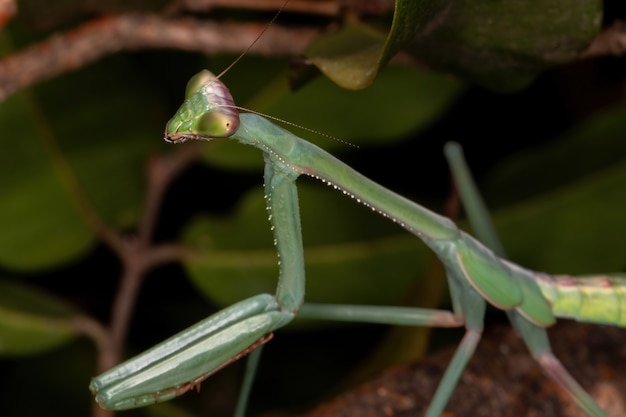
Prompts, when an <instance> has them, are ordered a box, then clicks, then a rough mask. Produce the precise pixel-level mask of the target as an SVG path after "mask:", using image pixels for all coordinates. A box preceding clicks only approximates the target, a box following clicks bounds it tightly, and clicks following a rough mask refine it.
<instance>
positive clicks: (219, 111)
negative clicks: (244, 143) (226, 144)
mask: <svg viewBox="0 0 626 417" xmlns="http://www.w3.org/2000/svg"><path fill="white" fill-rule="evenodd" d="M238 128H239V113H238V112H237V109H236V107H235V104H234V102H233V98H232V96H231V94H230V92H229V91H228V88H226V86H225V85H224V84H223V83H222V82H221V81H220V80H219V79H218V78H217V77H216V76H215V75H213V73H211V72H209V71H207V70H202V71H200V72H199V73H198V74H196V75H194V76H193V77H191V79H190V80H189V82H188V83H187V89H186V92H185V102H184V103H183V104H182V105H181V106H180V108H179V109H178V111H177V112H176V114H175V115H174V117H172V118H171V119H170V121H169V122H168V123H167V125H166V127H165V141H166V142H170V143H182V142H185V141H187V140H190V139H196V140H211V139H214V138H225V137H229V136H231V135H232V134H233V133H235V132H236V131H237V129H238Z"/></svg>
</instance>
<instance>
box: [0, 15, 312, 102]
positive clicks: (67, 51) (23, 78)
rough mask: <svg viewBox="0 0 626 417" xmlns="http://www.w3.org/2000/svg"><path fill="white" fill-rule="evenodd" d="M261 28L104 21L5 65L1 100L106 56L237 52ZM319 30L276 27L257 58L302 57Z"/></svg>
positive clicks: (0, 66)
mask: <svg viewBox="0 0 626 417" xmlns="http://www.w3.org/2000/svg"><path fill="white" fill-rule="evenodd" d="M262 28H263V25H262V24H250V23H247V24H242V23H212V22H206V21H201V20H197V19H192V18H176V19H175V18H165V17H162V16H159V15H155V14H126V15H121V16H112V17H104V18H99V19H96V20H93V21H91V22H88V23H86V24H84V25H82V26H80V27H79V28H77V29H73V30H71V31H69V32H66V33H63V34H60V35H55V36H52V37H51V38H49V39H47V40H45V41H43V42H41V43H39V44H37V45H34V46H31V47H29V48H25V49H23V50H21V51H19V52H16V53H15V54H12V55H10V56H8V57H6V58H4V59H3V60H2V61H0V101H3V100H6V98H7V97H9V96H10V95H12V94H14V93H15V92H17V91H19V90H21V89H23V88H25V87H28V86H30V85H32V84H35V83H37V82H39V81H42V80H45V79H49V78H52V77H54V76H56V75H59V74H62V73H65V72H67V71H71V70H75V69H78V68H81V67H83V66H85V65H87V64H89V63H91V62H94V61H96V60H98V59H100V58H102V57H104V56H106V55H109V54H113V53H117V52H120V51H130V50H139V49H148V48H172V49H177V50H184V51H194V52H203V53H206V54H215V53H238V52H241V51H242V50H244V49H245V48H246V47H247V46H248V45H249V44H250V43H251V42H253V41H254V39H255V38H256V36H257V35H258V34H259V32H260V31H261V30H262ZM318 32H319V31H318V29H314V28H303V27H299V28H297V29H293V28H287V27H282V26H279V25H275V26H273V27H272V28H271V29H270V30H268V31H267V32H266V33H265V35H264V36H263V39H262V40H261V42H259V43H258V44H257V45H255V48H254V49H253V50H252V51H250V52H251V53H253V54H258V55H267V56H276V55H294V54H298V53H301V52H302V51H303V50H304V49H305V47H306V45H308V43H309V42H310V41H311V40H312V39H313V38H314V37H315V35H316V34H317V33H318Z"/></svg>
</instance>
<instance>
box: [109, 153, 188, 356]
mask: <svg viewBox="0 0 626 417" xmlns="http://www.w3.org/2000/svg"><path fill="white" fill-rule="evenodd" d="M198 155H199V152H198V148H197V147H193V146H192V147H182V148H180V150H179V151H178V152H175V153H171V154H168V155H163V156H153V157H151V158H150V160H149V162H148V167H147V176H148V184H147V191H146V199H145V203H144V209H143V215H142V217H141V218H142V220H141V223H140V225H139V229H138V232H137V235H136V236H135V237H134V238H132V239H128V240H126V242H125V243H126V245H125V248H124V250H123V251H122V253H121V258H122V263H123V271H124V272H123V275H122V279H121V282H120V288H119V289H118V291H117V295H116V298H115V300H114V302H113V306H112V317H111V325H110V332H111V352H112V354H111V355H107V357H110V359H111V360H112V363H109V364H107V365H108V366H106V367H105V368H108V367H111V366H113V365H115V364H116V363H118V362H119V361H120V359H121V357H122V350H123V346H124V344H125V343H124V342H125V340H126V335H127V332H128V324H129V323H130V318H131V316H132V314H133V311H134V307H135V301H136V299H137V295H138V293H139V289H140V288H141V284H142V282H143V279H144V278H145V276H146V273H147V272H148V270H150V269H151V268H153V267H155V266H156V265H158V264H162V263H165V262H171V261H174V260H177V259H178V260H179V259H181V257H182V256H184V249H183V248H180V247H179V246H176V245H164V246H156V247H155V246H152V245H151V239H152V235H153V232H154V228H155V226H156V221H157V215H158V213H159V209H160V208H161V202H162V201H163V196H164V193H165V191H166V189H167V186H168V185H169V184H170V183H171V182H172V180H173V179H174V178H175V177H176V176H177V175H178V174H179V173H180V172H181V171H182V170H184V168H186V167H187V166H189V164H190V163H191V162H193V161H194V160H195V159H196V158H197V157H198ZM101 364H102V363H101Z"/></svg>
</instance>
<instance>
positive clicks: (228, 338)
mask: <svg viewBox="0 0 626 417" xmlns="http://www.w3.org/2000/svg"><path fill="white" fill-rule="evenodd" d="M238 109H239V108H238V107H237V106H236V105H235V104H234V101H233V99H232V97H231V95H230V93H229V92H228V89H227V88H226V86H225V85H224V84H223V83H222V82H221V81H220V80H219V79H218V78H217V77H215V76H214V75H213V74H212V73H210V72H209V71H206V70H205V71H202V72H200V73H199V74H197V75H196V76H194V77H193V78H192V79H191V80H190V81H189V83H188V86H187V93H186V100H185V102H184V103H183V104H182V106H181V107H180V108H179V110H178V111H177V113H176V114H175V115H174V117H173V118H172V119H171V120H170V121H169V122H168V124H167V126H166V129H165V140H166V141H168V142H171V143H183V142H185V141H188V140H214V139H218V138H228V139H231V140H236V141H238V142H240V143H242V144H246V145H251V146H254V147H256V148H258V149H260V150H261V151H262V152H263V155H264V160H265V172H264V179H265V195H266V202H267V210H268V213H269V220H270V222H271V228H272V230H273V233H274V237H275V246H276V250H277V252H278V263H279V277H278V285H277V289H276V293H275V294H260V295H257V296H254V297H251V298H248V299H246V300H243V301H240V302H239V303H236V304H234V305H232V306H230V307H228V308H225V309H224V310H222V311H220V312H218V313H216V314H214V315H212V316H210V317H208V318H207V319H205V320H203V321H201V322H200V323H197V324H196V325H194V326H192V327H190V328H188V329H187V330H184V331H182V332H181V333H179V334H177V335H175V336H173V337H171V338H170V339H168V340H166V341H164V342H162V343H161V344H159V345H157V346H155V347H153V348H152V349H150V350H148V351H146V352H144V353H143V354H140V355H139V356H136V357H135V358H132V359H130V360H128V361H126V362H124V363H122V364H120V365H118V366H116V367H114V368H113V369H111V370H109V371H106V372H104V373H103V374H101V375H99V376H98V377H95V378H94V379H93V380H92V382H91V385H90V389H91V391H92V393H93V394H94V395H95V397H96V401H97V402H98V404H100V406H101V407H102V408H105V409H113V410H122V409H128V408H135V407H141V406H145V405H149V404H153V403H157V402H161V401H166V400H169V399H172V398H174V397H177V396H179V395H181V394H183V393H184V392H186V391H188V390H191V389H193V388H195V387H197V386H198V384H200V382H202V380H204V379H205V378H207V377H208V376H209V375H211V374H212V373H214V372H216V371H217V370H219V369H221V368H222V367H224V366H226V365H228V364H230V363H231V362H233V361H235V360H237V359H239V358H240V357H242V356H244V355H246V354H247V353H249V352H251V351H253V350H254V349H255V348H257V347H259V346H261V345H262V344H264V343H266V342H267V341H268V340H269V338H270V337H271V334H272V332H274V331H275V330H277V329H279V328H281V327H283V326H285V325H287V324H288V323H289V322H290V321H292V320H293V319H294V317H296V315H299V316H302V317H308V318H317V319H326V320H339V321H355V322H370V323H385V324H394V325H408V326H431V327H460V326H465V329H466V331H465V335H464V337H463V338H462V340H461V342H460V344H459V346H458V348H457V350H456V352H455V354H454V356H453V358H452V360H451V362H450V364H449V366H448V368H447V370H446V372H445V373H444V375H443V377H442V380H441V382H440V384H439V387H438V389H437V391H436V393H435V396H434V397H433V399H432V402H431V404H430V406H429V408H428V411H427V413H426V416H428V417H435V416H439V415H441V413H442V412H443V410H444V408H445V406H446V403H447V402H448V399H449V397H450V395H451V393H452V391H453V389H454V387H455V385H456V383H457V381H458V379H459V377H460V375H461V373H462V372H463V369H464V368H465V366H466V364H467V362H468V360H469V358H470V357H471V356H472V353H473V352H474V350H475V348H476V345H477V343H478V341H479V340H480V337H481V333H482V330H483V318H484V314H485V309H486V305H487V302H489V303H490V304H492V305H493V306H495V307H497V308H500V309H503V310H506V311H507V313H508V315H509V318H510V319H511V322H512V323H513V325H514V326H515V328H516V329H517V330H518V332H519V333H520V335H521V336H522V338H523V339H524V341H525V343H526V345H527V346H528V348H529V349H530V352H531V354H532V355H533V357H534V358H535V359H536V360H537V361H538V362H539V364H540V365H541V366H542V367H543V369H544V371H545V372H546V374H547V375H548V376H549V377H550V378H552V379H553V380H554V381H555V382H556V383H558V385H560V387H561V388H562V389H563V390H564V391H565V392H566V393H567V394H568V395H569V396H570V397H571V398H572V399H573V400H574V401H575V402H576V404H578V406H579V407H580V408H581V409H582V410H584V411H585V413H587V414H588V415H589V416H605V414H604V412H603V411H602V410H601V409H600V407H599V406H598V405H597V404H596V403H595V402H594V400H593V399H592V398H591V397H590V396H589V395H588V394H587V393H586V392H585V391H584V390H583V389H582V387H581V386H580V385H579V384H578V383H577V382H576V381H575V380H574V379H573V378H572V377H571V376H570V374H569V373H568V371H567V370H566V369H565V368H564V367H563V366H562V365H561V363H560V362H559V360H558V359H557V358H556V357H555V356H554V355H553V354H552V352H551V349H550V344H549V342H548V339H547V333H546V330H545V328H547V327H549V326H551V325H553V324H554V323H555V321H556V317H565V318H573V319H576V320H580V321H589V322H595V323H605V324H613V325H618V326H626V301H624V300H625V292H626V276H624V275H619V274H614V275H602V276H588V277H573V276H567V275H556V276H553V275H548V274H545V273H541V272H535V271H531V270H528V269H525V268H523V267H521V266H519V265H516V264H514V263H512V262H509V261H507V260H505V259H503V258H501V257H499V256H498V255H496V254H495V253H494V251H492V250H491V249H489V248H488V247H487V246H485V245H484V244H482V243H481V242H479V241H478V240H477V239H475V238H473V237H472V236H470V235H469V234H467V233H465V232H463V231H461V230H459V229H458V228H457V226H456V225H455V224H454V223H453V222H452V221H451V220H449V219H448V218H446V217H443V216H440V215H438V214H436V213H434V212H432V211H430V210H428V209H426V208H424V207H422V206H420V205H419V204H417V203H414V202H412V201H410V200H408V199H406V198H404V197H402V196H400V195H398V194H396V193H394V192H392V191H390V190H388V189H386V188H384V187H382V186H381V185H379V184H377V183H375V182H373V181H371V180H370V179H368V178H367V177H365V176H363V175H362V174H360V173H358V172H357V171H355V170H353V169H352V168H350V167H349V166H347V165H346V164H344V163H343V162H341V161H339V160H338V159H336V158H334V157H333V156H332V155H330V154H328V153H327V152H325V151H324V150H322V149H320V148H319V147H317V146H315V145H313V144H311V143H309V142H307V141H305V140H303V139H301V138H299V137H297V136H296V135H294V134H293V133H291V132H289V131H288V130H285V129H283V128H281V127H279V126H277V125H276V124H274V123H273V122H271V121H269V120H267V119H266V118H264V117H262V116H260V115H257V114H254V113H242V114H239V112H238ZM447 153H448V156H449V157H450V158H454V157H455V155H457V158H458V153H459V149H458V146H457V145H449V146H448V147H447ZM300 175H308V176H311V177H313V178H316V179H318V180H320V181H322V182H324V183H326V184H328V185H330V186H332V187H333V188H335V189H337V190H339V191H341V192H343V193H344V194H347V195H348V196H350V197H351V198H352V199H354V200H356V201H357V202H358V203H361V204H364V205H365V206H367V207H369V208H371V209H372V210H374V211H375V212H377V213H379V214H380V215H382V216H384V217H387V218H389V219H390V220H392V221H393V222H396V223H397V224H399V225H400V226H401V227H403V228H404V229H406V230H407V231H408V232H410V233H412V234H414V235H415V236H417V237H418V238H420V239H421V240H422V241H423V242H424V243H425V244H426V245H427V246H428V247H429V248H430V249H431V250H433V251H434V252H435V254H436V255H437V256H438V258H439V259H440V260H441V262H442V263H443V265H444V267H445V270H446V274H447V279H448V283H449V288H450V293H451V300H452V306H453V308H452V311H445V310H435V309H421V308H410V307H385V306H357V305H323V304H306V303H304V288H305V263H304V256H303V243H302V235H301V228H300V218H299V211H298V196H297V188H296V183H295V181H296V179H297V178H298V177H299V176H300ZM466 203H467V201H466ZM468 211H469V212H470V214H471V210H468ZM483 240H485V241H489V240H491V241H490V246H492V247H494V249H495V250H496V251H497V252H498V253H501V251H500V249H498V246H497V245H498V243H497V242H496V241H495V240H494V239H493V238H489V237H488V236H487V237H485V238H484V239H483ZM255 352H256V351H255Z"/></svg>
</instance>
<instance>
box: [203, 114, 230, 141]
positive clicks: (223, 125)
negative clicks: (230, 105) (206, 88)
mask: <svg viewBox="0 0 626 417" xmlns="http://www.w3.org/2000/svg"><path fill="white" fill-rule="evenodd" d="M197 128H198V133H199V134H200V135H206V136H207V137H209V138H225V137H228V136H231V135H232V134H233V133H235V132H236V131H237V129H238V128H239V115H238V114H237V113H236V112H234V114H233V112H228V111H227V112H225V111H210V112H207V113H205V114H203V115H202V117H200V119H198V124H197Z"/></svg>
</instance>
